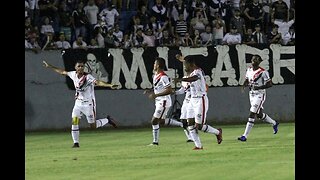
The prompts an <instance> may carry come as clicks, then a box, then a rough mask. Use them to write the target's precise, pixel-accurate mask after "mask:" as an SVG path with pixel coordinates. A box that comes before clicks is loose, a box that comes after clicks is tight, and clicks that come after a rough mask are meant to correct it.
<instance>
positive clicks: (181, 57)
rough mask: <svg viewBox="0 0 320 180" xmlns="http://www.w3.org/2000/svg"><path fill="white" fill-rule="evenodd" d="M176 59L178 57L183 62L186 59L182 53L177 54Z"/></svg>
mask: <svg viewBox="0 0 320 180" xmlns="http://www.w3.org/2000/svg"><path fill="white" fill-rule="evenodd" d="M176 59H177V60H179V61H181V62H183V61H184V58H183V56H182V55H180V54H176Z"/></svg>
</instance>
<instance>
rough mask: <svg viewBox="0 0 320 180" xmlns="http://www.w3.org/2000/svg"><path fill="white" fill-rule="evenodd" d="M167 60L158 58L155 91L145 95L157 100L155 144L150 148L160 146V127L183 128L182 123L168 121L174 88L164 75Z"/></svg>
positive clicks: (154, 121)
mask: <svg viewBox="0 0 320 180" xmlns="http://www.w3.org/2000/svg"><path fill="white" fill-rule="evenodd" d="M164 69H165V60H164V59H163V58H160V57H157V58H156V60H155V62H154V64H153V71H154V76H153V86H154V87H153V91H151V90H146V91H144V94H148V97H149V98H150V99H153V100H155V106H156V109H155V111H154V114H153V117H152V119H151V122H152V135H153V142H152V143H151V144H149V145H150V146H157V145H159V134H160V126H159V125H173V126H180V127H182V126H183V125H182V123H181V122H179V121H176V120H173V119H168V118H167V119H166V116H167V113H168V110H169V109H170V107H171V104H172V102H171V96H170V94H172V88H171V84H170V81H169V78H168V76H167V75H166V74H165V73H164Z"/></svg>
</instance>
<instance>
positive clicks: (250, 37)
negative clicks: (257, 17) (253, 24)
mask: <svg viewBox="0 0 320 180" xmlns="http://www.w3.org/2000/svg"><path fill="white" fill-rule="evenodd" d="M252 33H253V32H252V29H251V28H250V27H249V28H248V29H247V33H246V34H244V38H243V41H242V43H243V44H255V41H254V38H253V34H252Z"/></svg>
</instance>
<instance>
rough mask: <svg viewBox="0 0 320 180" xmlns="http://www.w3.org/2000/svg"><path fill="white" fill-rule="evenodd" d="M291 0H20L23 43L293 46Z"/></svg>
mask: <svg viewBox="0 0 320 180" xmlns="http://www.w3.org/2000/svg"><path fill="white" fill-rule="evenodd" d="M294 22H295V0H25V48H26V49H31V50H33V51H34V52H39V51H40V50H49V49H68V48H74V49H77V48H83V49H87V48H105V47H107V48H117V47H118V48H131V47H154V46H190V47H203V46H216V45H223V44H228V45H231V44H264V43H278V44H281V45H295V25H294Z"/></svg>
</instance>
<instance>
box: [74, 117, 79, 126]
mask: <svg viewBox="0 0 320 180" xmlns="http://www.w3.org/2000/svg"><path fill="white" fill-rule="evenodd" d="M72 125H79V118H78V117H73V118H72Z"/></svg>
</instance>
